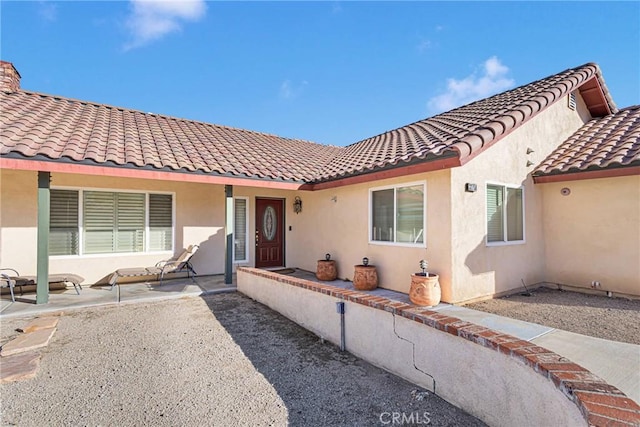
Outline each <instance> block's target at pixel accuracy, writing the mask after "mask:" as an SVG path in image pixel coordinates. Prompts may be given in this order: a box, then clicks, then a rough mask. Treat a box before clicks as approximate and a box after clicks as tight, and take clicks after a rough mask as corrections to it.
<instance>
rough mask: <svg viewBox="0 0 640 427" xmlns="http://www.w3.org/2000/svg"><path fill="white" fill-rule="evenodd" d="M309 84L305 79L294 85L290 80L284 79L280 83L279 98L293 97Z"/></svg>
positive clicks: (298, 94)
mask: <svg viewBox="0 0 640 427" xmlns="http://www.w3.org/2000/svg"><path fill="white" fill-rule="evenodd" d="M308 84H309V82H307V81H306V80H303V81H302V82H301V83H300V84H298V85H294V84H292V83H291V80H285V81H283V82H282V83H281V84H280V93H279V94H280V98H282V99H295V98H297V97H298V96H300V94H302V91H303V90H304V88H305V87H306V86H307V85H308Z"/></svg>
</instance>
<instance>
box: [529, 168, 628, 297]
mask: <svg viewBox="0 0 640 427" xmlns="http://www.w3.org/2000/svg"><path fill="white" fill-rule="evenodd" d="M537 187H540V189H541V190H542V195H543V215H544V218H545V220H544V234H545V236H546V240H545V260H546V271H547V276H546V280H547V281H549V282H552V283H559V284H565V285H571V286H576V287H581V288H588V289H591V282H592V281H598V282H600V284H601V286H600V287H599V288H595V289H596V290H601V291H611V292H616V293H621V294H628V295H635V296H640V176H637V175H636V176H627V177H618V178H600V179H588V180H581V181H568V182H555V183H548V184H539V185H537ZM563 188H568V189H569V190H570V192H571V193H570V194H569V195H567V196H563V195H562V194H561V190H562V189H563Z"/></svg>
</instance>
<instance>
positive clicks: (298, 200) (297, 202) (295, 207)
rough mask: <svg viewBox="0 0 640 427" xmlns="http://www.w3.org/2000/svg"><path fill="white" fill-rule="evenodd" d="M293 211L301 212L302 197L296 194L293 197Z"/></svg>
mask: <svg viewBox="0 0 640 427" xmlns="http://www.w3.org/2000/svg"><path fill="white" fill-rule="evenodd" d="M293 211H294V212H295V213H296V214H299V213H300V212H302V199H301V198H300V197H298V196H296V198H295V199H293Z"/></svg>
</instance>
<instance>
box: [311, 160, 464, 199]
mask: <svg viewBox="0 0 640 427" xmlns="http://www.w3.org/2000/svg"><path fill="white" fill-rule="evenodd" d="M457 166H460V159H459V158H458V157H457V156H456V155H455V154H454V153H453V152H450V153H449V154H447V155H444V154H443V155H440V156H438V157H435V158H434V157H431V158H428V159H420V160H419V161H413V162H407V163H396V164H389V165H387V166H384V167H380V168H377V169H373V170H369V171H363V172H360V173H353V174H349V175H346V176H340V177H335V178H331V179H326V180H323V181H318V182H314V183H310V184H308V185H306V186H305V187H304V188H303V189H309V190H314V191H315V190H325V189H328V188H336V187H342V186H345V185H353V184H362V183H367V182H373V181H379V180H383V179H389V178H397V177H400V176H407V175H414V174H418V173H425V172H434V171H439V170H445V169H451V168H454V167H457Z"/></svg>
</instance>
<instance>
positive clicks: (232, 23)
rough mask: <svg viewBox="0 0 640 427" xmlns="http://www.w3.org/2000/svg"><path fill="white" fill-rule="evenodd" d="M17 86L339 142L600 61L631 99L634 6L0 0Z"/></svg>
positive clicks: (637, 44) (639, 67)
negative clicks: (17, 79)
mask: <svg viewBox="0 0 640 427" xmlns="http://www.w3.org/2000/svg"><path fill="white" fill-rule="evenodd" d="M0 7H1V9H0V13H1V25H2V26H1V30H0V31H1V33H0V36H1V39H0V40H1V42H0V57H1V58H2V59H3V60H6V61H10V62H13V63H14V65H15V66H16V68H17V69H18V71H19V72H20V74H21V75H22V88H23V89H26V90H32V91H36V92H42V93H47V94H55V95H61V96H65V97H70V98H77V99H81V100H87V101H92V102H97V103H101V104H109V105H116V106H121V107H126V108H131V109H136V110H142V111H146V112H153V113H157V114H166V115H171V116H176V117H183V118H187V119H192V120H200V121H204V122H209V123H217V124H222V125H228V126H234V127H240V128H245V129H251V130H257V131H262V132H268V133H274V134H277V135H281V136H286V137H292V138H300V139H307V140H311V141H315V142H320V143H324V144H334V145H346V144H350V143H354V142H357V141H359V140H361V139H363V138H367V137H370V136H374V135H377V134H379V133H382V132H384V131H387V130H390V129H394V128H396V127H399V126H403V125H405V124H408V123H411V122H414V121H416V120H420V119H423V118H425V117H428V116H430V115H433V114H435V113H437V112H440V111H444V110H448V109H451V108H454V107H456V106H458V105H462V104H464V103H467V102H471V101H473V100H475V99H478V98H484V97H486V96H490V95H492V94H494V93H497V92H502V91H504V90H507V89H510V88H512V87H516V86H519V85H522V84H526V83H529V82H531V81H534V80H537V79H540V78H543V77H546V76H548V75H551V74H555V73H557V72H560V71H562V70H565V69H567V68H570V67H574V66H578V65H582V64H584V63H586V62H597V63H598V64H599V65H600V67H601V68H602V71H603V74H604V77H605V81H606V84H607V86H608V87H609V89H610V91H611V93H612V96H613V98H614V100H615V101H616V103H617V105H618V106H619V107H625V106H629V105H634V104H640V19H639V16H640V2H637V1H629V2H613V1H608V2H472V3H471V2H356V1H347V2H328V1H327V2H202V1H195V0H193V1H177V2H168V1H163V2H157V1H117V2H107V1H92V2H48V1H47V2H44V1H40V2H37V1H33V2H27V1H11V2H7V1H2V2H1V4H0Z"/></svg>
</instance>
